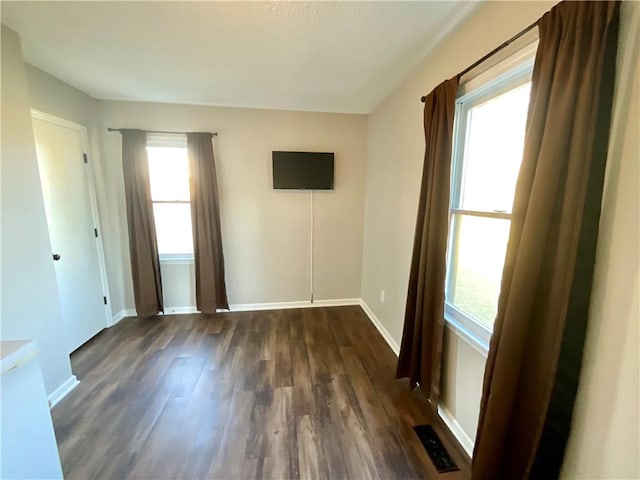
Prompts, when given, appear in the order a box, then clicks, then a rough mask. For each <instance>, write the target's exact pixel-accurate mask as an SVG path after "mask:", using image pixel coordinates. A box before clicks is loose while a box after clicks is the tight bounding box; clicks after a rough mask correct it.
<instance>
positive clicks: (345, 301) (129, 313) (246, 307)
mask: <svg viewBox="0 0 640 480" xmlns="http://www.w3.org/2000/svg"><path fill="white" fill-rule="evenodd" d="M360 302H361V300H360V299H359V298H337V299H329V300H314V301H313V303H311V302H310V301H309V300H302V301H295V302H273V303H237V304H232V305H229V311H231V312H253V311H259V310H285V309H289V308H314V307H344V306H348V305H360ZM226 311H227V310H220V312H221V313H224V312H226ZM187 313H198V310H197V309H196V306H195V305H188V306H183V307H165V309H164V314H165V315H184V314H187ZM135 316H136V311H135V310H132V309H125V310H120V311H119V312H118V313H117V314H116V315H114V316H113V319H112V322H111V325H112V326H113V325H115V324H116V323H118V322H119V321H120V320H122V319H123V318H125V317H135Z"/></svg>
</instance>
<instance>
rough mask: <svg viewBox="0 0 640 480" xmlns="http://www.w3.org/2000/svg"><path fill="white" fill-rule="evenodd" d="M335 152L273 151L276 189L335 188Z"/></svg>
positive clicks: (274, 184) (274, 186) (274, 185)
mask: <svg viewBox="0 0 640 480" xmlns="http://www.w3.org/2000/svg"><path fill="white" fill-rule="evenodd" d="M333 157H334V155H333V153H317V152H275V151H274V152H272V158H273V188H274V189H276V190H333Z"/></svg>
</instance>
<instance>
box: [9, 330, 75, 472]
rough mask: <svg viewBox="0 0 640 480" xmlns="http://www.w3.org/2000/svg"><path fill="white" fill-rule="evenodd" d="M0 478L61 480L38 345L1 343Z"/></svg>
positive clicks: (17, 342)
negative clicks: (0, 434)
mask: <svg viewBox="0 0 640 480" xmlns="http://www.w3.org/2000/svg"><path fill="white" fill-rule="evenodd" d="M0 354H1V357H2V372H1V373H2V390H0V409H1V412H0V414H1V424H2V436H1V437H0V442H1V444H0V450H1V455H0V478H3V479H4V478H11V479H61V478H62V468H61V466H60V456H59V454H58V446H57V444H56V438H55V434H54V431H53V423H52V421H51V414H50V412H49V403H48V401H47V394H46V392H45V389H44V381H43V379H42V372H41V371H40V365H39V363H38V356H37V354H38V351H37V349H36V345H35V342H33V341H30V340H25V341H22V340H20V341H2V342H0Z"/></svg>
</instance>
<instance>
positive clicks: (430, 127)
mask: <svg viewBox="0 0 640 480" xmlns="http://www.w3.org/2000/svg"><path fill="white" fill-rule="evenodd" d="M457 90H458V78H457V77H456V78H452V79H450V80H447V81H445V82H443V83H442V84H440V85H438V86H437V87H436V88H435V89H434V90H433V91H432V92H431V93H430V94H429V95H428V96H427V98H426V99H425V104H424V135H425V144H426V149H425V155H424V166H423V169H422V185H421V187H420V199H419V203H418V219H417V221H416V232H415V238H414V241H413V256H412V259H411V273H410V275H409V288H408V291H407V304H406V309H405V317H404V329H403V332H402V343H401V345H400V355H399V357H398V369H397V372H396V375H397V377H398V378H401V377H409V380H410V382H411V386H412V387H413V386H415V384H416V383H419V384H420V388H421V389H422V391H423V392H424V393H425V395H426V396H427V397H428V398H429V399H430V401H431V406H432V407H433V408H434V409H435V408H436V407H437V403H438V397H439V393H440V367H441V357H442V335H443V326H444V285H445V277H446V263H447V262H446V251H447V234H448V231H449V183H450V172H451V153H452V152H451V149H452V142H453V118H454V112H455V101H456V92H457Z"/></svg>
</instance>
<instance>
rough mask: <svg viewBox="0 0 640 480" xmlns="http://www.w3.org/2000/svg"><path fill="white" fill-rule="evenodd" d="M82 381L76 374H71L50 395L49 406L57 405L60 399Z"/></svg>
mask: <svg viewBox="0 0 640 480" xmlns="http://www.w3.org/2000/svg"><path fill="white" fill-rule="evenodd" d="M79 383H80V382H79V381H78V378H77V377H76V376H75V375H71V376H70V377H69V378H67V379H66V380H65V381H64V382H63V383H62V385H60V386H59V387H58V388H56V389H55V390H54V391H53V392H52V393H51V395H49V408H53V407H55V406H56V405H57V404H58V402H60V400H62V399H63V398H64V397H66V396H67V395H68V394H69V393H70V392H71V390H73V389H74V388H76V387H77V386H78V384H79Z"/></svg>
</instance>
